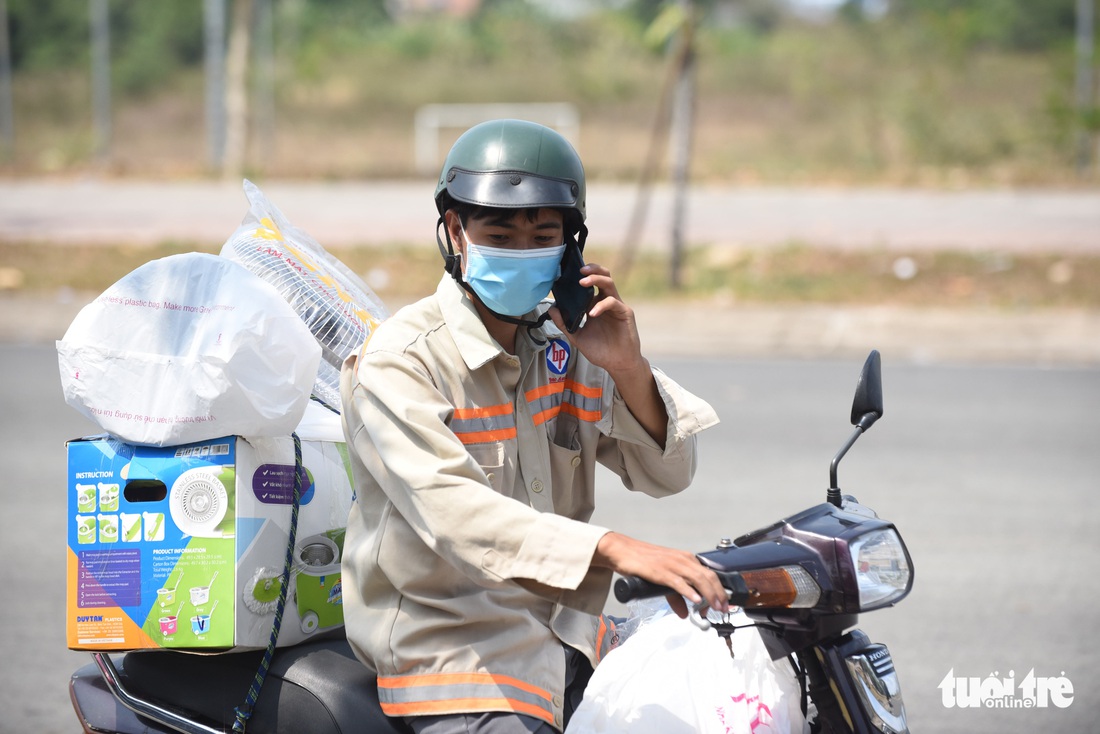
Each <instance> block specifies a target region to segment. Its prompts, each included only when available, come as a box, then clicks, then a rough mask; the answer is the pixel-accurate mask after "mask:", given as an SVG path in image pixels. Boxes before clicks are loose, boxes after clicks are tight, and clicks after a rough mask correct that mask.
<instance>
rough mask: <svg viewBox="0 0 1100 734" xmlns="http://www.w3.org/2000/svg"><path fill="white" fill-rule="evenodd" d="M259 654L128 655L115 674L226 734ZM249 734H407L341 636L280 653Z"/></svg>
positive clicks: (154, 698) (145, 695) (145, 694)
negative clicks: (387, 712) (385, 709)
mask: <svg viewBox="0 0 1100 734" xmlns="http://www.w3.org/2000/svg"><path fill="white" fill-rule="evenodd" d="M262 656H263V653H262V651H255V652H242V653H226V654H217V655H197V654H188V653H181V652H173V651H166V650H154V651H141V652H131V653H128V654H127V655H126V656H125V657H124V658H123V660H122V666H121V668H120V670H119V674H120V678H122V680H123V682H124V685H125V686H126V687H127V689H128V690H129V691H130V692H131V693H132V694H134V695H136V696H139V697H141V698H147V699H149V700H151V701H153V702H156V703H159V704H161V705H163V706H165V707H169V708H171V709H173V710H176V711H179V712H181V713H184V712H189V713H193V714H197V715H198V717H200V719H201V720H204V721H205V722H206V723H207V724H208V725H211V723H212V724H213V725H214V726H216V727H217V726H221V727H226V728H228V727H230V726H232V724H233V720H234V708H235V707H238V706H240V705H242V704H243V703H244V701H245V697H246V695H247V694H248V687H249V685H250V684H251V683H252V681H253V679H254V677H255V675H256V671H257V668H258V667H259V664H260V660H261V658H262ZM247 731H248V732H250V733H255V734H264V733H265V732H268V733H271V734H274V733H275V732H300V733H302V734H348V733H349V732H362V731H369V732H378V733H379V734H407V732H408V730H407V729H405V728H404V726H403V724H402V722H401V721H400V720H397V721H394V720H393V719H390V718H389V717H387V716H386V715H385V714H383V713H382V709H381V707H380V705H379V703H378V690H377V687H376V685H375V675H374V673H373V671H371V670H370V669H369V668H367V667H366V666H364V665H363V664H362V663H361V662H359V661H358V660H357V659H356V658H355V656H354V654H353V653H352V652H351V648H350V646H349V645H348V643H347V641H346V640H345V639H343V638H342V637H333V638H329V639H323V640H318V641H311V642H308V643H304V644H301V645H296V646H293V647H287V648H279V649H277V650H276V652H275V655H274V657H273V658H272V662H271V667H270V669H269V670H268V674H267V679H266V681H265V682H264V685H263V688H262V690H261V692H260V696H259V699H258V700H257V703H256V707H255V709H254V711H253V714H252V717H251V719H250V720H249V721H248V726H247Z"/></svg>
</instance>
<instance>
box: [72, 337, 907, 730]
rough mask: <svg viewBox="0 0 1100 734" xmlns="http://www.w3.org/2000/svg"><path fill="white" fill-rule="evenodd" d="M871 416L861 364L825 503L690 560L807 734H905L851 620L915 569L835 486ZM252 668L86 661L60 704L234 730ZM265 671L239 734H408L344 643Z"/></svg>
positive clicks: (880, 656)
mask: <svg viewBox="0 0 1100 734" xmlns="http://www.w3.org/2000/svg"><path fill="white" fill-rule="evenodd" d="M882 414H883V401H882V379H881V359H880V356H879V353H878V352H877V351H872V352H871V354H870V355H869V356H868V358H867V360H866V362H865V363H864V366H863V370H862V371H861V373H860V377H859V380H858V382H857V386H856V393H855V399H854V401H853V404H852V414H851V422H852V425H853V426H854V427H855V430H854V431H853V433H852V434H851V436H850V437H849V439H848V440H847V442H846V443H845V444H844V445H843V446H842V448H841V449H840V451H839V452H838V453H837V454H836V456H835V457H834V458H833V460H832V462H831V464H830V468H829V475H830V486H829V489H828V491H827V493H826V501H825V502H824V503H822V504H820V505H816V506H814V507H811V508H809V509H807V510H804V511H802V512H800V513H798V514H796V515H793V516H791V517H788V518H786V519H784V520H780V521H778V522H776V523H774V524H772V525H770V526H768V527H765V528H762V529H759V530H756V531H754V532H751V533H748V534H746V535H743V536H741V537H739V538H737V539H735V540H729V539H723V540H722V541H720V542H719V544H718V547H717V548H715V549H713V550H708V551H705V552H702V553H698V554H697V557H698V558H699V560H700V562H701V563H703V564H705V565H706V566H707V567H709V568H711V569H713V570H714V571H715V572H716V573H717V574H718V576H719V578H720V579H721V581H722V584H723V586H724V587H725V589H726V590H727V592H728V593H729V599H730V603H731V605H737V606H739V607H741V608H742V609H743V611H744V612H745V615H746V616H747V617H748V618H749V619H751V620H752V622H753V626H754V627H755V628H756V630H757V631H758V632H759V634H760V636H761V639H762V640H763V642H764V645H765V647H766V649H767V651H768V653H769V654H770V655H771V657H772V659H773V660H776V661H778V660H781V659H784V658H786V659H787V660H789V661H790V664H791V665H792V666H793V670H794V673H795V675H796V676H797V679H798V681H799V686H800V689H801V691H802V700H801V704H802V711H803V713H804V714H805V715H806V718H807V721H808V723H809V725H810V729H811V731H812V732H815V733H821V734H840V733H851V734H872V733H874V732H881V733H883V734H904V733H906V732H908V731H909V729H908V723H907V720H906V714H905V705H904V702H903V700H902V694H901V687H900V684H899V682H898V676H897V672H896V671H895V669H894V664H893V661H892V658H891V656H890V651H889V649H888V648H887V647H886V646H885V645H882V644H878V643H873V642H871V641H870V639H869V638H868V637H867V636H866V635H865V634H864V633H863V632H861V631H860V630H858V629H854V627H855V624H856V622H857V620H858V618H859V615H860V614H861V613H863V612H868V611H872V610H876V609H881V608H883V607H887V606H892V605H894V604H896V603H897V602H899V601H901V600H902V599H903V598H905V596H907V595H908V593H909V592H910V590H911V589H912V586H913V563H912V559H911V558H910V556H909V552H908V550H907V549H906V547H905V543H904V542H903V541H902V539H901V535H900V534H899V533H898V530H897V528H896V527H895V526H894V524H893V523H890V522H887V521H885V520H882V519H880V518H879V517H878V516H877V515H876V514H875V512H874V511H873V510H871V509H870V508H869V507H866V506H864V505H861V504H859V503H858V502H857V501H856V500H855V498H853V497H851V496H849V495H843V494H842V493H841V490H840V488H839V486H838V483H837V467H838V466H839V464H840V461H841V459H842V458H843V457H844V456H845V454H846V453H847V452H848V450H849V449H850V448H851V447H852V445H853V444H854V443H855V441H856V440H857V439H858V438H859V437H860V436H861V435H862V434H863V433H864V432H865V431H866V430H868V429H869V428H870V427H871V426H872V425H873V424H874V423H875V422H876V421H877V420H878V419H879V418H880V417H881V416H882ZM614 591H615V596H616V598H617V599H619V601H621V602H624V603H625V602H628V601H631V600H635V599H642V598H646V597H655V596H662V595H665V594H667V593H669V590H668V589H666V588H663V587H660V586H656V585H653V584H650V583H649V582H647V581H644V580H643V579H640V578H637V577H622V578H619V579H618V580H616V582H615V586H614ZM690 619H691V620H692V622H693V623H695V624H696V625H697V626H699V627H701V628H703V629H713V630H714V631H715V632H717V634H719V635H723V636H729V635H732V634H736V633H737V629H736V628H734V627H733V626H732V625H730V624H729V623H728V622H724V621H720V622H716V623H714V622H711V621H709V620H708V619H707V618H706V617H704V616H703V609H702V607H700V608H697V609H695V610H694V611H693V613H692V614H691V615H690ZM263 656H264V653H262V652H246V653H232V654H223V655H189V654H186V653H178V652H168V651H155V652H148V651H145V652H131V653H127V654H124V655H117V656H111V655H108V654H106V653H99V652H97V653H92V658H93V662H92V663H91V664H89V665H87V666H85V667H83V668H81V669H79V670H78V671H76V673H74V675H73V677H72V680H71V682H70V688H69V689H70V696H71V698H72V702H73V706H74V708H75V709H76V713H77V716H78V717H79V720H80V724H81V726H82V727H83V729H84V731H85V732H88V733H89V734H91V733H93V732H95V733H106V734H170V732H183V733H184V734H220V733H221V732H225V731H228V730H229V729H230V727H232V725H233V723H234V720H235V719H236V718H237V716H236V715H235V713H234V711H235V709H234V706H235V704H237V703H239V701H240V699H241V698H242V696H243V692H244V691H248V690H249V686H250V685H251V684H252V682H253V680H254V679H255V677H256V676H257V672H256V671H257V667H258V666H259V665H261V663H265V662H266V660H265V659H264V657H263ZM264 671H265V674H266V683H264V688H263V695H262V696H260V697H259V698H258V700H257V701H256V705H255V707H254V709H252V710H251V713H250V715H251V718H250V719H249V720H248V722H247V729H248V730H249V731H253V732H283V731H293V732H311V733H312V732H326V733H327V732H333V733H334V734H337V733H340V732H352V731H357V732H361V731H369V732H379V733H382V734H407V732H408V731H409V730H408V729H407V728H406V727H405V725H404V723H403V722H402V721H400V720H396V719H390V718H388V717H386V716H385V715H384V714H383V713H382V710H381V707H380V705H379V703H378V693H377V687H376V681H375V678H374V675H373V673H372V672H371V671H370V670H369V669H367V668H366V667H365V666H363V665H362V664H360V663H359V662H358V661H357V660H356V659H355V657H354V656H353V655H352V653H351V650H350V648H349V647H348V644H347V642H346V640H344V639H343V637H342V636H337V637H329V638H327V639H321V640H317V641H311V642H309V643H305V644H301V645H296V646H294V647H289V648H280V649H279V650H278V651H277V652H276V654H275V655H274V657H273V658H272V659H271V660H270V667H266V668H264ZM241 728H242V729H243V727H241Z"/></svg>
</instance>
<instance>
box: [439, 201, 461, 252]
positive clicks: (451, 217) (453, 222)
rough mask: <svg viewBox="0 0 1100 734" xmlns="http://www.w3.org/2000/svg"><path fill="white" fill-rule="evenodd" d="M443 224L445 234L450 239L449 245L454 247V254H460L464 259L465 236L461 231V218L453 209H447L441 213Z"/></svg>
mask: <svg viewBox="0 0 1100 734" xmlns="http://www.w3.org/2000/svg"><path fill="white" fill-rule="evenodd" d="M443 226H444V227H446V229H447V236H448V237H450V239H451V246H452V247H453V248H454V251H455V254H456V255H459V254H460V255H462V259H463V260H465V259H466V237H465V236H463V232H462V220H461V219H460V218H459V216H458V212H456V211H455V210H454V209H448V210H447V211H445V212H444V213H443Z"/></svg>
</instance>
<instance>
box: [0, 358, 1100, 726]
mask: <svg viewBox="0 0 1100 734" xmlns="http://www.w3.org/2000/svg"><path fill="white" fill-rule="evenodd" d="M655 362H656V363H657V364H658V365H659V366H661V367H663V368H665V369H666V370H667V371H668V372H669V373H671V374H672V375H674V376H675V377H676V378H678V379H679V380H680V381H682V382H683V383H684V384H685V386H687V387H688V388H690V389H692V390H694V391H695V392H697V393H698V394H700V395H703V396H705V397H706V398H707V399H708V400H710V401H711V402H712V403H713V404H714V406H715V408H716V409H717V410H718V412H719V414H720V415H721V416H722V419H723V422H722V424H721V425H720V426H718V427H716V428H714V429H712V430H711V431H709V432H708V433H707V434H704V436H703V437H702V439H701V440H702V449H703V452H704V455H703V458H704V460H703V462H702V465H701V468H700V472H699V475H698V477H697V481H696V483H695V486H694V487H693V488H692V489H691V490H690V491H689V492H687V493H685V494H684V495H682V496H680V497H675V498H670V499H667V500H662V501H653V500H648V499H646V498H639V497H633V496H630V495H629V494H628V493H625V492H622V491H614V492H612V491H610V490H607V491H602V492H601V498H600V499H601V510H600V512H599V515H598V516H597V518H596V520H597V521H598V522H601V523H603V524H606V525H610V526H613V527H616V528H617V529H621V530H624V531H627V532H631V533H634V534H636V535H638V536H640V537H645V538H648V539H651V540H654V541H657V542H663V543H667V544H670V545H675V546H679V547H684V548H690V549H695V550H702V549H705V548H707V547H709V546H710V545H711V544H712V543H713V542H714V541H715V540H717V539H718V538H719V537H720V536H722V535H730V534H737V533H740V532H742V531H745V530H748V529H750V528H752V527H757V526H759V525H762V524H764V523H767V522H770V521H772V520H774V519H777V518H778V517H780V516H783V515H787V514H790V513H792V512H795V511H797V510H799V509H802V508H803V507H805V506H808V505H809V504H811V503H816V502H819V501H821V500H822V499H823V497H824V492H825V487H826V486H827V480H828V475H827V471H828V462H829V459H830V458H831V457H832V455H833V453H834V452H835V451H836V449H837V448H838V447H839V445H840V443H841V442H842V441H843V440H844V439H845V438H846V437H847V435H848V432H849V428H850V427H849V426H848V423H847V418H848V412H849V409H850V401H851V391H852V389H853V387H854V383H855V377H856V374H857V372H858V369H859V364H860V362H861V360H858V359H844V360H835V359H834V360H774V359H730V358H724V357H706V356H699V357H695V356H690V357H689V356H687V355H684V354H683V353H680V354H678V355H677V356H675V357H671V356H668V355H667V354H666V355H665V356H659V357H657V358H656V359H655ZM884 384H885V394H886V415H885V417H884V418H883V420H882V421H880V422H879V423H878V424H876V426H875V427H874V429H873V430H872V431H871V432H870V433H869V434H868V435H867V436H866V437H864V438H863V439H862V440H861V441H860V442H859V443H858V444H857V445H856V446H855V448H854V449H853V450H852V451H851V452H850V453H849V455H848V457H847V458H846V459H845V461H844V463H843V464H842V465H841V468H840V475H839V478H840V483H841V487H842V488H844V489H845V491H847V492H850V493H852V494H855V495H857V496H858V497H859V498H860V499H861V500H863V501H864V502H866V503H867V504H869V505H871V506H873V507H875V508H876V509H877V510H878V511H879V512H880V514H881V515H882V516H884V517H887V518H890V519H892V520H894V521H896V522H897V523H898V525H899V527H900V529H901V531H902V534H903V536H904V537H905V538H906V541H907V542H908V544H909V547H910V549H911V551H912V554H913V557H914V562H915V565H916V587H915V590H914V592H913V593H912V594H911V596H910V597H909V598H908V599H906V600H905V601H904V602H903V603H902V604H901V605H899V606H898V607H896V608H894V609H888V610H883V611H879V612H876V613H874V614H871V615H868V616H867V617H865V618H864V620H863V625H862V626H863V627H864V629H865V630H866V631H867V632H868V633H869V634H870V635H871V636H872V637H873V638H875V639H878V640H881V641H883V642H886V643H888V644H889V645H890V647H891V650H892V651H893V653H894V658H895V662H896V663H897V665H898V669H899V671H900V673H901V680H902V684H903V686H904V690H905V695H906V700H907V702H908V705H909V708H910V718H911V724H912V727H913V730H914V731H926V732H963V731H965V732H971V733H975V734H993V733H994V732H996V733H997V734H1004V733H1009V734H1012V733H1014V732H1031V731H1065V732H1069V731H1075V732H1079V731H1094V730H1095V721H1096V720H1097V718H1098V717H1100V651H1098V649H1097V647H1096V645H1095V644H1094V639H1093V635H1094V632H1095V630H1096V629H1097V627H1098V625H1100V581H1098V579H1097V577H1096V574H1095V573H1094V572H1093V570H1094V569H1096V568H1098V567H1100V541H1098V540H1097V538H1100V515H1098V514H1097V513H1096V512H1094V511H1093V509H1092V508H1094V507H1095V493H1096V492H1097V490H1098V488H1100V452H1097V451H1096V437H1097V436H1098V435H1100V409H1098V408H1100V369H1098V368H1096V367H1089V368H1045V369H1044V368H1030V367H1029V368H1025V367H1019V366H1012V367H1006V366H997V365H989V366H980V367H978V366H952V365H949V364H940V365H920V364H915V363H909V362H898V361H891V360H890V359H889V358H887V359H886V361H885V363H884ZM0 414H2V415H3V416H4V418H3V420H2V421H0V441H2V444H0V445H2V446H3V447H4V448H3V449H2V457H3V461H4V465H5V468H6V470H7V472H6V475H5V476H6V481H5V482H4V483H3V487H2V488H0V500H2V504H3V507H4V509H5V520H6V522H5V525H4V532H3V534H2V535H0V552H2V555H3V557H4V558H5V563H4V564H3V565H2V566H0V588H3V589H5V590H6V592H7V594H6V595H5V597H4V599H3V601H0V629H3V630H4V631H5V634H4V635H2V636H0V654H2V656H3V660H4V664H3V666H0V711H2V712H3V726H2V727H0V728H2V729H3V730H4V731H20V732H24V731H26V732H31V731H33V732H36V734H64V733H69V734H72V732H74V731H76V729H77V727H76V726H75V719H74V718H73V717H72V714H71V713H70V708H69V702H68V696H67V693H66V684H67V680H68V676H69V674H70V672H71V671H72V670H73V669H74V668H75V667H77V666H78V665H80V664H83V663H84V662H85V661H86V659H87V657H86V655H84V654H80V653H74V652H69V651H67V650H65V642H64V631H63V630H64V589H63V585H64V550H63V549H64V542H65V541H64V532H65V528H66V522H67V520H66V509H65V504H64V499H65V498H64V496H63V495H64V492H63V491H62V486H63V483H64V464H63V462H64V442H65V440H66V439H69V438H73V437H76V436H79V435H84V434H86V433H89V432H92V431H94V430H95V427H94V426H93V425H91V424H90V423H88V422H87V421H85V420H84V419H83V418H81V417H80V416H79V415H78V414H77V413H76V412H75V411H74V410H72V409H70V408H69V407H68V406H66V405H65V404H64V403H63V401H62V398H61V394H60V386H59V380H58V376H57V367H56V358H55V354H54V351H53V349H52V348H51V347H50V346H49V345H44V344H42V345H16V344H6V345H0ZM1031 669H1034V671H1035V675H1036V676H1047V677H1050V676H1060V675H1063V672H1064V676H1065V677H1067V678H1068V679H1070V681H1072V683H1073V686H1074V691H1075V698H1074V701H1073V704H1072V705H1071V706H1070V707H1069V708H1066V709H1058V708H1045V709H1031V710H1020V709H1016V710H983V709H958V708H954V709H947V708H945V707H944V706H943V704H942V703H941V698H940V691H939V689H938V688H937V686H938V684H939V683H940V681H941V680H942V679H943V678H944V676H945V675H947V673H948V672H949V671H951V670H954V672H955V675H956V676H965V677H979V678H984V677H986V676H988V675H990V674H991V673H993V672H994V671H997V672H999V674H1000V675H1001V676H1002V677H1003V676H1006V675H1009V673H1008V671H1010V670H1011V671H1015V673H1016V677H1017V680H1021V679H1022V678H1023V676H1024V675H1026V673H1027V671H1029V670H1031Z"/></svg>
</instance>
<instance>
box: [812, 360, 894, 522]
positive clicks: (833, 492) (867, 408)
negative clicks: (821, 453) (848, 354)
mask: <svg viewBox="0 0 1100 734" xmlns="http://www.w3.org/2000/svg"><path fill="white" fill-rule="evenodd" d="M882 412H883V410H882V357H881V356H880V355H879V353H878V350H877V349H872V350H871V353H870V354H869V355H867V360H866V361H865V362H864V363H863V369H862V370H861V371H860V373H859V381H858V382H856V396H855V398H854V399H853V400H852V425H853V426H855V427H856V430H855V431H853V432H852V435H851V437H849V439H848V441H847V443H845V444H844V446H843V447H842V448H841V449H840V451H839V452H837V455H836V456H834V457H833V461H832V463H831V464H829V491H828V492H827V493H826V497H825V498H826V501H828V502H829V503H830V504H832V505H834V506H836V507H840V506H841V505H842V504H843V500H842V498H841V494H840V487H839V486H837V480H836V470H837V467H838V466H839V465H840V460H841V459H842V458H844V454H846V453H848V449H850V448H852V444H854V443H855V442H856V439H857V438H859V437H860V436H861V435H862V434H863V432H864V431H866V430H867V429H868V428H870V427H871V426H872V425H874V423H875V421H877V420H878V419H879V418H881V417H882Z"/></svg>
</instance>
